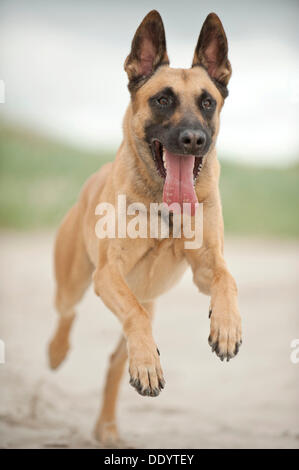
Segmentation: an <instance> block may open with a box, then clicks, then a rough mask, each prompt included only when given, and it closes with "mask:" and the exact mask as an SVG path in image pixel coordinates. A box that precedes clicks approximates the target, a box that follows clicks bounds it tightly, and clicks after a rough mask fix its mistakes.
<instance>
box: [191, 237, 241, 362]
mask: <svg viewBox="0 0 299 470" xmlns="http://www.w3.org/2000/svg"><path fill="white" fill-rule="evenodd" d="M187 251H188V252H186V257H187V259H188V261H189V263H190V264H191V267H192V270H193V278H194V282H195V284H196V285H197V287H198V288H199V290H200V291H201V292H203V293H204V294H207V295H210V296H211V305H210V319H211V325H210V326H211V329H210V336H209V344H210V346H211V348H212V351H213V352H214V351H215V353H216V354H217V356H218V357H220V359H221V360H222V361H223V360H224V359H225V358H226V359H227V361H229V360H230V359H231V358H233V357H234V356H235V355H236V354H237V353H238V351H239V347H240V345H241V343H242V327H241V316H240V313H239V309H238V301H237V286H236V282H235V280H234V278H233V277H232V275H231V274H230V272H229V271H228V269H227V267H226V263H225V260H224V258H223V256H222V252H221V249H220V245H219V246H218V245H213V246H211V247H203V248H201V249H200V250H198V251H195V250H187Z"/></svg>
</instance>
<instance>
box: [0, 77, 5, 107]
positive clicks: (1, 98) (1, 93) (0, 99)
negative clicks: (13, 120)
mask: <svg viewBox="0 0 299 470" xmlns="http://www.w3.org/2000/svg"><path fill="white" fill-rule="evenodd" d="M1 103H2V104H3V103H5V83H4V80H0V104H1Z"/></svg>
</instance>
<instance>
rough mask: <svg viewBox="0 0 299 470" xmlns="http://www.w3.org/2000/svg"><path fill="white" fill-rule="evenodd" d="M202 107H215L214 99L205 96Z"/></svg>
mask: <svg viewBox="0 0 299 470" xmlns="http://www.w3.org/2000/svg"><path fill="white" fill-rule="evenodd" d="M201 104H202V107H203V108H204V109H211V108H212V107H213V103H212V100H211V99H210V98H205V99H204V100H203V101H202V102H201Z"/></svg>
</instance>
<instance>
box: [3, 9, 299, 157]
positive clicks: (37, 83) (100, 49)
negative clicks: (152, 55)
mask: <svg viewBox="0 0 299 470" xmlns="http://www.w3.org/2000/svg"><path fill="white" fill-rule="evenodd" d="M153 8H155V9H157V10H158V11H159V12H160V13H161V15H162V18H163V21H164V25H165V29H166V39H167V48H168V55H169V57H170V62H171V66H174V67H186V68H187V67H190V65H191V61H192V56H193V52H194V48H195V45H196V42H197V39H198V35H199V32H200V29H201V26H202V23H203V21H204V19H205V18H206V16H207V15H208V13H210V12H211V11H215V12H216V13H217V14H218V15H219V17H220V18H221V20H222V22H223V25H224V28H225V31H226V34H227V37H228V43H229V58H230V61H231V63H232V68H233V75H232V79H231V81H230V84H229V91H230V94H229V97H228V98H227V100H226V102H225V106H224V109H223V112H222V117H221V130H220V134H219V138H218V145H217V147H218V150H219V153H221V155H223V157H224V158H225V157H227V158H230V159H234V160H236V161H240V162H248V163H251V162H252V163H255V164H262V165H264V164H275V165H284V164H289V163H291V162H293V161H294V160H297V159H298V157H299V131H298V127H299V126H298V121H299V54H298V46H299V29H298V26H297V25H298V20H299V2H298V1H296V0H286V1H284V2H281V1H278V0H271V1H268V0H252V1H251V2H240V1H237V0H226V1H224V0H222V1H213V0H209V1H206V0H204V1H190V0H185V1H184V2H181V1H180V2H178V1H176V0H172V1H169V0H164V1H147V0H139V1H135V0H133V1H130V2H123V1H117V0H114V1H113V0H111V1H110V2H107V1H105V2H104V1H99V0H98V1H96V0H85V1H83V0H81V1H79V0H73V1H70V0H59V1H58V0H52V1H51V2H46V1H43V0H39V1H38V0H35V1H34V0H19V1H17V0H0V80H3V81H4V83H5V103H2V104H0V116H1V117H2V119H4V120H8V121H12V122H16V123H18V124H21V125H24V126H27V127H30V128H34V129H36V130H37V131H39V132H43V133H45V134H49V135H50V136H54V137H55V138H59V139H61V140H64V141H67V142H70V143H71V144H74V145H78V146H80V147H86V148H93V149H94V148H100V147H103V146H104V147H112V148H117V147H118V145H119V144H120V142H121V139H122V118H123V115H124V112H125V109H126V106H127V104H128V102H129V99H130V97H129V92H128V90H127V77H126V74H125V72H124V70H123V63H124V60H125V58H126V56H127V55H128V53H129V51H130V44H131V40H132V38H133V35H134V33H135V30H136V29H137V27H138V25H139V23H140V22H141V21H142V19H143V17H144V16H145V15H146V14H147V13H148V11H150V10H151V9H153Z"/></svg>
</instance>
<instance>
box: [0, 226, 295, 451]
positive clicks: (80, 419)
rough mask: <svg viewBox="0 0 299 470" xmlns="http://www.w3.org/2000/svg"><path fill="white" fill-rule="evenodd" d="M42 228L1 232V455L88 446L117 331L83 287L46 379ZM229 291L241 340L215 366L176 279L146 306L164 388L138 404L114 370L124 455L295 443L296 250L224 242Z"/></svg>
mask: <svg viewBox="0 0 299 470" xmlns="http://www.w3.org/2000/svg"><path fill="white" fill-rule="evenodd" d="M53 237H54V235H53V233H36V234H31V233H22V234H17V233H14V232H2V233H1V234H0V259H1V274H0V276H1V279H0V286H1V287H0V289H1V296H0V299H1V300H0V301H1V316H0V339H2V340H3V341H4V342H5V348H6V350H5V352H6V361H5V364H0V447H1V448H56V447H58V448H79V447H80V448H95V447H100V445H99V444H98V443H97V442H96V441H94V440H93V437H92V429H93V426H94V423H95V420H96V417H97V413H98V410H99V404H100V398H101V390H102V387H103V383H104V376H105V371H106V367H107V360H108V356H109V354H110V353H111V352H112V350H113V348H114V345H115V343H116V341H117V338H118V335H119V331H120V326H119V324H118V321H117V320H116V318H115V317H114V316H113V314H111V313H110V312H109V311H108V310H107V309H106V307H105V306H104V305H103V303H102V302H101V301H100V300H99V299H98V298H96V296H95V295H94V294H93V291H92V289H90V290H89V291H88V293H87V294H86V296H85V298H84V299H83V301H82V302H81V304H80V305H79V306H78V316H77V320H76V324H75V326H74V330H73V332H72V350H71V352H70V354H69V356H68V358H67V360H66V362H65V363H64V364H63V365H62V367H61V368H60V369H59V370H58V371H56V372H52V371H50V370H49V368H48V365H47V356H46V347H47V343H48V341H49V339H50V337H51V335H52V332H53V330H54V326H55V323H56V313H55V310H54V307H53V292H54V281H53V272H52V249H53ZM225 252H226V259H227V261H228V264H229V267H230V269H231V271H232V273H233V274H234V276H235V277H236V279H237V282H238V286H239V293H240V294H239V298H240V310H241V314H242V317H243V330H244V341H243V346H242V348H241V350H240V353H239V355H238V356H237V357H236V358H235V359H234V360H232V361H230V362H229V363H222V362H221V361H220V360H219V359H218V358H217V357H216V356H215V354H212V353H211V350H210V348H209V346H208V341H207V339H208V335H209V320H208V306H209V299H208V298H207V297H205V296H203V295H201V294H199V293H198V291H197V289H196V287H195V286H194V285H193V283H192V276H191V272H187V273H186V275H185V277H184V278H183V280H182V281H181V283H180V284H178V285H177V286H176V287H175V288H174V289H173V290H172V291H170V292H168V293H167V294H166V295H164V296H163V297H161V298H160V299H159V300H158V303H157V314H156V319H155V324H154V334H155V338H156V341H157V344H158V346H159V349H160V351H161V361H162V366H163V369H164V373H165V378H166V382H167V383H166V388H165V390H164V391H163V393H162V394H161V395H160V396H159V397H158V398H143V397H141V396H139V395H138V394H137V393H136V392H135V391H134V390H133V389H132V388H131V387H130V386H129V384H128V381H129V377H128V374H126V375H125V377H124V380H123V384H122V390H121V396H120V402H119V411H118V416H119V427H120V433H121V436H122V438H123V440H124V443H125V444H123V445H124V446H125V445H127V446H130V447H135V448H173V449H174V448H299V364H293V363H292V362H291V360H290V355H291V351H292V350H291V342H292V340H293V339H295V338H299V314H298V312H299V310H298V304H299V302H298V287H299V286H298V272H299V269H298V267H299V243H298V242H278V241H277V242H275V241H268V240H241V239H227V241H226V250H225Z"/></svg>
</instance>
